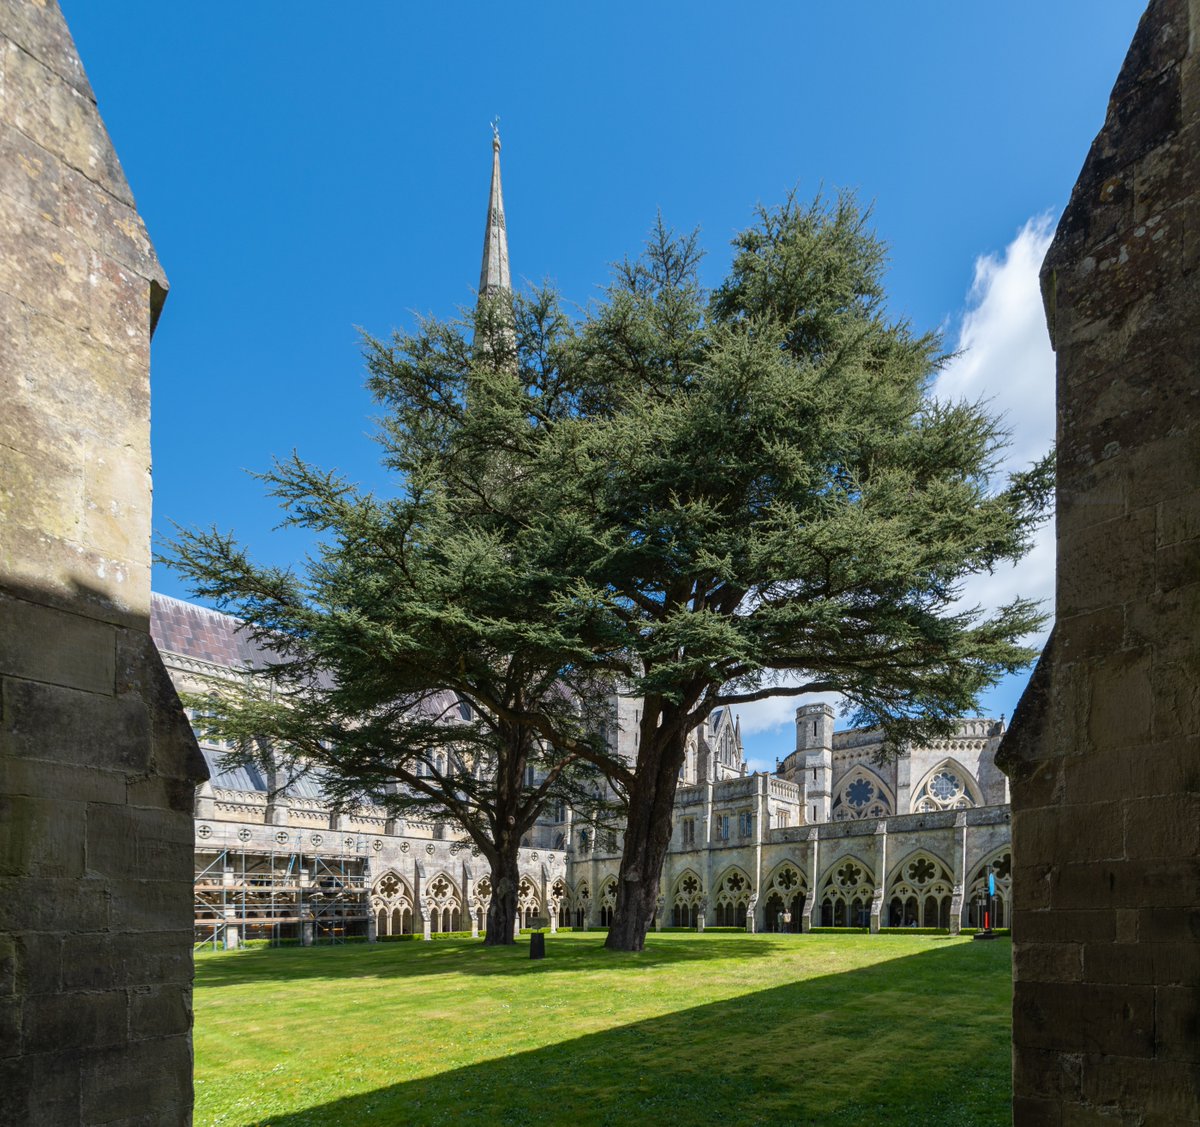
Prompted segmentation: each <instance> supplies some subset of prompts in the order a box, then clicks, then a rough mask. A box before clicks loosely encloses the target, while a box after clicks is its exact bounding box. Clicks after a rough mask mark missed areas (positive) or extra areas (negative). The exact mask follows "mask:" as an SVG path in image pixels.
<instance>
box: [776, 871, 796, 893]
mask: <svg viewBox="0 0 1200 1127" xmlns="http://www.w3.org/2000/svg"><path fill="white" fill-rule="evenodd" d="M799 880H800V878H799V877H798V876H797V875H796V871H795V869H784V870H783V872H782V873H780V874H779V876H777V877H776V878H775V883H776V884H777V885H778V886H779V887H780V888H782V889H783V890H784V891H785V892H786V891H787V890H788V889H791V888H795V887H796V884H797V883H798V882H799Z"/></svg>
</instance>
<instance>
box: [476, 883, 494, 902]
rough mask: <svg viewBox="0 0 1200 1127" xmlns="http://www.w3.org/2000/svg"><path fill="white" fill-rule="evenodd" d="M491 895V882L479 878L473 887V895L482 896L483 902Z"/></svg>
mask: <svg viewBox="0 0 1200 1127" xmlns="http://www.w3.org/2000/svg"><path fill="white" fill-rule="evenodd" d="M491 894H492V882H491V881H490V880H489V879H488V878H487V877H480V878H479V883H478V884H477V885H476V886H475V895H476V896H482V897H483V898H484V899H485V900H486V899H487V898H488V897H489V896H491Z"/></svg>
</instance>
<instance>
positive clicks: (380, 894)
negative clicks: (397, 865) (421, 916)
mask: <svg viewBox="0 0 1200 1127" xmlns="http://www.w3.org/2000/svg"><path fill="white" fill-rule="evenodd" d="M371 911H372V912H373V913H374V915H375V931H376V934H377V935H409V934H411V933H412V929H413V897H412V889H411V888H409V885H408V882H407V881H406V880H405V879H404V878H403V877H402V876H400V874H399V873H397V872H395V870H393V869H389V870H388V871H387V872H386V873H384V874H383V875H382V876H381V877H380V878H379V879H378V880H377V881H376V882H375V885H374V887H373V888H372V889H371Z"/></svg>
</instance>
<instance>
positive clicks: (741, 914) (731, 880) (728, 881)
mask: <svg viewBox="0 0 1200 1127" xmlns="http://www.w3.org/2000/svg"><path fill="white" fill-rule="evenodd" d="M753 892H754V885H753V883H752V882H751V880H750V877H749V875H748V874H747V873H746V870H745V869H743V868H742V867H741V866H740V865H730V866H729V868H727V869H726V870H725V871H724V872H723V873H722V874H721V875H720V876H719V877H718V878H717V879H716V881H715V882H714V883H713V897H712V899H713V904H714V905H715V907H714V911H715V913H716V918H715V921H714V922H715V925H716V926H717V927H745V926H746V912H747V909H748V908H749V905H750V897H751V895H752V894H753Z"/></svg>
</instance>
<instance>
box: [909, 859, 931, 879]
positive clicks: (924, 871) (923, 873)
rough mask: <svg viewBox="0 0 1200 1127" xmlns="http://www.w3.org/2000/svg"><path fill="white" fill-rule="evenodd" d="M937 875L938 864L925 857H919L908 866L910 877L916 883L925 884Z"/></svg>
mask: <svg viewBox="0 0 1200 1127" xmlns="http://www.w3.org/2000/svg"><path fill="white" fill-rule="evenodd" d="M935 876H937V866H936V865H934V864H933V863H932V862H931V861H928V860H926V859H925V858H924V857H920V858H918V859H917V860H916V861H914V862H913V863H912V864H911V865H909V866H908V879H909V880H911V881H913V882H914V883H915V884H925V883H927V882H928V881H931V880H933V878H934V877H935Z"/></svg>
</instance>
